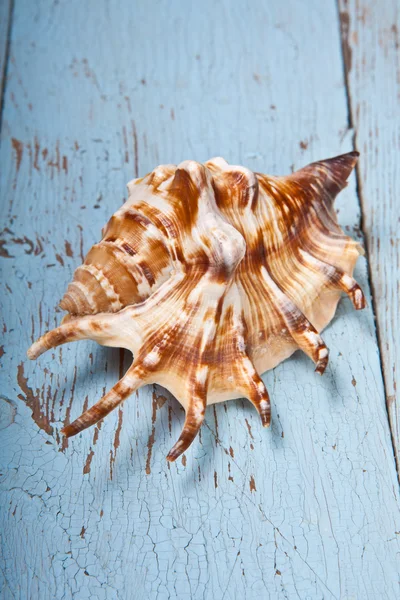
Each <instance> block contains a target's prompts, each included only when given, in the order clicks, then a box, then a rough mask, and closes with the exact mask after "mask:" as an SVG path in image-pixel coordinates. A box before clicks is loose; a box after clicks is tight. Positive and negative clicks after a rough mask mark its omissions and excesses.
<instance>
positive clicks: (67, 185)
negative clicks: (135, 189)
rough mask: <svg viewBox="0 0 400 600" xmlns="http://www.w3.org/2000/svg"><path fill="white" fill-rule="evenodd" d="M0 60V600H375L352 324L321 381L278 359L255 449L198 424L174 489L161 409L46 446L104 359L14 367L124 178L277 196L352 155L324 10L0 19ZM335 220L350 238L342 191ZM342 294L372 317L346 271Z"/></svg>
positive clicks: (330, 332) (385, 565)
mask: <svg viewBox="0 0 400 600" xmlns="http://www.w3.org/2000/svg"><path fill="white" fill-rule="evenodd" d="M305 32H306V33H307V34H306V35H305ZM11 57H12V61H11V63H10V68H9V84H8V86H7V94H6V101H5V107H4V108H5V111H4V119H3V131H2V140H1V156H0V163H1V165H2V178H1V181H0V186H1V188H0V192H1V198H2V205H1V206H2V217H3V221H5V224H6V229H5V231H4V232H3V241H4V242H5V243H4V244H3V245H1V249H2V259H1V260H2V264H1V266H2V272H1V284H2V286H3V297H4V304H5V308H4V310H3V313H2V319H3V321H4V323H3V326H4V330H3V331H4V352H5V353H4V355H3V356H2V358H1V366H2V369H1V374H2V386H1V394H2V398H1V406H2V413H1V414H2V419H1V425H0V427H1V429H0V443H1V447H2V453H1V459H0V460H1V467H2V470H1V473H2V474H3V475H2V480H1V494H2V497H1V505H2V506H3V507H4V508H5V509H4V510H3V511H2V512H1V514H0V518H1V531H2V532H3V533H2V535H3V537H2V545H3V550H2V557H1V563H0V565H1V573H2V587H1V593H2V597H4V598H6V599H8V598H18V599H21V600H22V599H23V600H26V599H30V598H32V599H36V598H41V599H42V600H48V599H49V600H50V599H51V600H54V598H64V599H65V600H68V599H71V598H76V599H78V598H79V600H81V599H83V598H93V599H99V600H100V599H113V600H114V599H117V598H121V599H124V600H126V599H127V600H130V599H136V598H150V599H155V598H156V599H159V600H164V599H167V598H179V600H182V599H183V600H184V599H189V598H195V599H198V598H221V599H222V598H224V599H225V600H227V599H228V598H235V597H237V598H247V599H252V598H258V597H262V598H271V599H272V598H273V599H276V598H312V599H321V600H322V598H324V599H329V598H338V599H339V598H340V599H341V600H342V599H343V600H344V599H348V600H349V599H350V598H366V599H375V598H389V599H391V600H394V599H395V598H397V597H398V591H399V587H398V564H397V562H396V552H398V551H399V539H398V538H399V535H398V532H399V529H400V526H399V509H398V486H397V481H396V471H395V466H394V461H393V453H392V447H391V439H390V431H389V426H388V420H387V413H386V406H385V398H384V390H383V382H382V376H381V371H380V363H379V354H378V350H377V341H376V334H375V327H374V320H373V315H372V310H371V308H369V309H367V310H365V311H363V312H361V313H356V312H354V311H353V309H352V307H351V305H350V302H349V301H347V300H343V302H342V303H341V304H340V306H339V310H338V314H337V317H336V318H335V320H334V322H333V323H332V325H331V326H330V327H329V328H328V329H327V331H326V332H325V334H324V337H325V340H326V341H327V343H328V345H329V346H330V348H331V364H330V367H328V371H327V373H326V374H325V375H324V377H323V378H320V377H319V376H318V375H316V374H314V373H313V368H312V364H311V363H310V361H309V360H308V359H306V358H305V357H304V356H302V355H300V354H296V355H295V356H294V357H293V358H292V359H290V360H288V361H286V362H285V363H283V364H282V365H281V366H279V367H278V368H277V369H275V370H274V371H273V372H269V373H268V374H266V375H265V377H264V380H265V382H266V384H267V387H268V388H269V391H270V393H271V397H272V401H273V415H272V417H273V425H272V429H271V430H269V431H268V430H263V429H262V427H261V425H260V423H259V419H258V415H257V414H256V413H255V411H254V410H253V408H252V407H251V406H250V405H249V403H246V402H244V401H243V402H242V401H233V402H228V403H226V404H225V405H219V406H217V407H215V408H213V407H211V409H210V410H209V412H208V413H207V422H206V425H205V426H204V427H203V428H202V432H201V438H200V439H199V440H198V441H196V442H195V443H194V444H193V447H191V449H190V451H189V452H188V453H187V454H186V456H185V457H184V458H183V459H182V460H181V461H178V463H175V464H172V465H168V464H167V463H166V461H165V456H166V453H167V451H168V449H169V448H170V446H171V445H172V443H173V442H174V441H175V440H176V439H177V436H178V432H179V429H180V427H181V426H182V423H183V411H182V410H181V409H180V408H179V406H178V404H177V403H176V402H175V401H174V400H173V399H172V398H171V397H170V396H169V395H168V394H167V393H166V392H164V391H162V390H161V388H154V389H152V388H145V389H143V390H141V391H140V392H139V393H138V394H136V395H135V396H134V397H132V398H131V399H129V400H128V401H127V402H126V403H125V404H124V406H123V407H122V408H121V409H120V410H119V411H116V413H115V414H111V415H110V416H109V417H108V418H107V419H106V420H105V421H104V423H103V424H102V425H101V426H99V427H96V428H94V429H92V430H89V431H86V432H84V433H83V434H82V435H80V436H79V437H78V438H74V439H71V440H70V441H69V442H68V443H67V442H66V441H65V440H64V441H63V440H62V439H61V436H60V434H59V431H60V429H61V427H62V424H63V422H65V420H70V419H71V418H73V417H75V416H77V415H78V414H80V413H81V412H82V409H83V407H84V406H86V405H88V404H92V403H93V402H95V401H96V400H97V399H98V398H99V397H100V396H101V395H102V393H103V391H104V389H106V388H109V387H111V385H112V384H113V383H114V382H115V381H116V379H117V377H118V375H119V372H120V371H122V369H123V368H124V365H126V364H127V363H126V362H125V361H124V356H123V355H122V354H120V353H119V351H113V350H108V349H102V348H100V347H97V346H96V345H94V344H89V343H84V342H80V343H79V344H76V345H70V346H65V347H64V348H63V349H62V350H57V351H55V352H53V353H50V354H49V356H44V357H43V358H41V359H40V360H39V361H38V362H37V363H29V362H28V361H27V360H26V358H25V351H26V348H27V347H28V346H29V344H30V343H31V341H32V340H33V339H34V338H35V337H36V336H37V335H39V334H40V333H42V332H44V330H46V329H47V328H49V327H52V326H54V324H55V323H56V322H59V320H60V318H61V314H60V313H59V312H58V313H57V312H56V310H55V306H56V303H57V301H58V299H59V298H60V297H61V295H62V293H63V292H64V290H65V288H66V285H67V283H68V281H69V280H70V279H71V277H72V273H73V270H74V268H75V267H76V266H77V265H78V264H79V263H80V261H81V260H82V256H83V254H84V252H86V251H87V250H88V249H89V247H90V246H91V245H92V244H93V243H94V242H95V241H96V240H97V239H98V238H99V235H100V229H101V227H102V226H103V224H104V223H105V222H106V220H107V219H108V217H109V216H110V215H111V213H112V212H113V211H114V210H115V207H116V206H118V205H119V204H120V203H121V202H122V199H123V197H124V195H125V183H126V182H127V181H128V180H129V179H130V178H131V177H132V176H134V175H135V174H138V173H140V174H142V173H145V172H147V171H149V170H150V169H151V168H153V167H154V166H155V165H156V164H158V163H160V162H163V163H167V162H178V161H181V160H183V159H186V158H193V159H197V160H205V159H207V158H209V157H211V156H214V155H217V154H220V155H222V156H224V157H225V158H226V159H227V160H229V161H230V162H234V163H239V164H245V165H248V166H249V167H250V168H252V169H254V170H259V171H265V172H277V173H285V172H289V171H290V169H291V168H292V167H299V166H301V165H303V164H306V163H307V162H310V161H311V160H313V159H318V158H322V157H325V156H330V155H334V154H337V153H340V152H342V151H346V150H349V149H351V142H352V140H351V132H349V131H348V127H347V124H348V114H347V106H346V93H345V85H344V80H343V72H342V63H341V48H340V36H339V24H338V15H337V10H336V5H335V2H334V0H331V1H329V2H325V3H324V7H323V9H322V7H321V3H320V2H318V1H317V0H315V1H314V2H309V3H308V9H307V11H305V10H304V7H303V6H302V3H299V2H297V1H296V0H285V1H284V2H279V3H278V2H276V3H262V2H258V3H255V2H241V1H239V2H235V3H232V2H228V1H224V2H220V3H214V2H211V1H210V2H203V3H189V2H183V1H182V2H174V3H171V2H167V1H166V0H163V1H160V2H157V3H155V2H154V3H152V2H148V3H145V2H140V3H139V2H138V3H136V4H133V3H132V2H129V1H127V0H126V1H121V2H119V3H108V2H106V0H97V1H96V2H84V3H82V2H79V1H78V0H71V1H70V2H50V0H48V1H47V0H35V1H33V0H32V1H31V2H29V3H28V2H24V1H23V0H17V1H16V5H15V12H14V22H13V29H12V40H11ZM328 66H329V68H328ZM337 206H338V210H339V218H340V222H341V224H342V225H343V226H344V227H346V228H347V230H348V231H349V232H350V233H351V234H353V235H356V234H357V231H358V227H359V206H358V203H357V195H356V189H355V181H354V179H353V180H352V181H351V183H350V185H349V187H348V188H347V189H346V190H345V191H344V192H343V194H342V195H341V196H340V198H339V201H338V205H337ZM356 276H357V278H358V280H359V282H360V283H361V284H362V285H363V287H364V290H365V291H366V293H367V295H368V297H369V303H370V306H371V298H370V296H369V289H368V281H367V269H366V262H365V260H364V259H362V260H360V264H359V266H358V268H357V272H356ZM126 358H128V357H126ZM165 398H167V400H166V401H165Z"/></svg>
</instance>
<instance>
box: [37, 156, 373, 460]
mask: <svg viewBox="0 0 400 600" xmlns="http://www.w3.org/2000/svg"><path fill="white" fill-rule="evenodd" d="M357 157H358V153H357V152H350V153H349V154H344V155H342V156H338V157H336V158H331V159H328V160H323V161H320V162H315V163H312V164H310V165H308V166H307V167H305V168H303V169H300V170H299V171H297V172H295V173H292V174H291V175H288V176H286V177H275V176H269V175H262V174H260V173H253V172H252V171H250V170H249V169H246V168H244V167H238V166H231V165H229V164H228V163H227V162H225V160H223V159H222V158H214V159H212V160H209V161H208V162H206V163H204V164H199V163H197V162H194V161H185V162H182V163H181V164H180V165H178V166H175V165H164V166H159V167H157V168H156V169H155V170H154V171H153V172H152V173H150V174H148V175H146V176H145V177H143V178H142V179H136V180H133V181H131V182H130V183H129V184H128V190H129V197H128V200H127V202H126V203H125V204H124V205H123V206H122V207H121V208H120V209H119V210H117V212H116V213H115V214H114V215H113V216H112V217H111V219H110V221H109V222H108V224H107V225H106V227H105V228H104V229H103V238H102V240H101V241H100V242H99V243H98V244H96V245H95V246H93V248H92V249H91V250H90V251H89V253H88V255H87V256H86V259H85V262H84V263H83V265H81V266H80V267H78V269H77V270H76V272H75V275H74V279H73V281H72V283H70V285H69V287H68V290H67V292H66V294H65V296H64V298H63V299H62V301H61V304H60V306H61V307H62V308H63V309H64V310H66V311H67V312H68V315H67V317H66V318H64V321H63V323H62V324H61V326H60V327H58V328H56V329H54V330H52V331H50V332H48V333H46V334H45V335H43V336H42V337H40V338H39V339H38V340H37V341H36V342H35V343H34V344H33V345H32V346H31V348H30V349H29V350H28V356H29V358H32V359H33V358H37V357H38V356H39V355H40V354H42V353H43V352H45V351H46V350H48V349H49V348H54V347H56V346H59V345H60V344H64V343H66V342H72V341H76V340H81V339H91V340H95V341H96V342H98V343H99V344H102V345H105V346H117V347H122V348H126V349H128V350H131V351H132V353H133V356H134V360H133V362H132V365H131V366H130V367H129V369H128V370H127V372H126V374H125V375H124V376H123V377H122V379H121V380H120V381H119V382H118V383H117V384H116V385H115V386H114V387H113V388H112V389H111V390H110V391H109V392H108V393H107V394H106V395H105V396H104V397H103V398H102V399H101V400H99V401H98V402H97V403H96V404H95V405H94V406H93V407H92V408H90V409H89V410H87V411H86V412H85V413H84V414H83V415H82V416H81V417H79V418H78V419H76V420H75V421H74V422H73V423H71V424H68V425H66V427H64V429H63V433H64V434H65V435H66V436H72V435H75V434H77V433H79V432H80V431H82V430H83V429H85V428H86V427H89V426H90V425H93V424H94V423H96V422H97V421H99V420H100V419H102V418H103V417H105V416H106V415H107V414H108V413H109V412H110V411H111V410H113V409H114V408H115V407H116V406H118V405H119V404H120V403H121V402H122V401H123V400H125V399H126V398H127V397H128V396H129V395H130V394H132V392H133V391H135V390H137V389H138V388H139V387H140V386H142V385H144V384H147V383H158V384H161V385H162V386H164V387H165V388H167V389H168V390H169V391H170V392H171V393H172V394H174V395H175V396H176V398H177V399H178V400H179V402H180V403H181V404H182V406H183V407H184V408H185V410H186V418H185V423H184V426H183V430H182V433H181V436H180V437H179V439H178V441H177V442H176V444H175V445H174V446H173V448H172V449H171V451H170V452H169V454H168V456H167V458H168V460H170V461H174V460H175V459H176V458H177V457H178V456H179V455H180V454H182V453H183V452H184V451H185V450H186V449H187V448H188V446H189V445H190V444H191V443H192V441H193V440H194V438H195V437H196V435H197V433H198V431H199V428H200V426H201V424H202V422H203V419H204V415H205V409H206V406H207V405H208V404H213V403H215V402H222V401H224V400H230V399H233V398H238V397H246V398H248V399H249V400H250V401H251V402H252V403H253V404H254V406H255V408H256V409H257V411H258V412H259V414H260V417H261V421H262V424H263V425H264V426H268V425H269V424H270V419H271V410H270V400H269V396H268V392H267V390H266V388H265V385H264V383H263V381H262V379H261V377H260V375H261V374H262V373H263V372H264V371H267V370H268V369H272V368H273V367H275V366H276V365H277V364H278V363H280V362H281V361H282V360H284V359H286V358H288V357H289V356H290V355H291V354H292V353H293V352H294V351H295V350H297V349H298V348H300V349H301V350H303V352H305V353H306V354H307V355H308V356H309V357H310V358H311V359H312V360H313V361H314V363H315V364H316V371H317V372H318V373H321V374H322V373H323V372H324V370H325V368H326V365H327V363H328V349H327V347H326V346H325V344H324V342H323V340H322V338H321V337H320V334H319V332H320V331H321V330H322V329H323V328H324V327H325V326H326V325H327V324H328V323H329V322H330V320H331V319H332V317H333V315H334V313H335V310H336V306H337V303H338V301H339V298H340V295H341V293H342V292H345V293H346V294H347V295H348V296H349V297H350V298H351V300H352V302H353V304H354V306H355V308H356V309H361V308H364V306H365V298H364V295H363V292H362V290H361V288H360V287H359V285H358V284H357V283H356V281H355V280H354V279H353V278H352V273H353V269H354V265H355V263H356V261H357V258H358V256H359V254H360V253H362V249H361V247H360V246H359V244H358V243H357V242H355V241H353V240H352V239H351V238H349V237H348V236H346V235H344V233H343V231H342V230H341V228H340V227H339V225H338V223H337V219H336V215H335V212H334V209H333V201H334V199H335V197H336V195H337V194H338V193H339V192H340V191H341V190H342V189H343V188H344V187H345V186H346V180H347V178H348V176H349V175H350V173H351V171H352V169H353V167H354V166H355V164H356V162H357Z"/></svg>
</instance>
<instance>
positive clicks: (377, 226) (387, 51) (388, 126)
mask: <svg viewBox="0 0 400 600" xmlns="http://www.w3.org/2000/svg"><path fill="white" fill-rule="evenodd" d="M340 9H341V23H342V39H343V42H344V46H345V48H346V52H345V61H346V70H347V73H348V75H347V79H348V89H349V100H350V107H351V118H352V122H353V126H354V128H355V131H356V132H357V135H356V144H357V148H358V150H360V152H361V158H360V162H359V171H358V172H359V180H360V194H361V199H362V211H363V231H364V232H365V236H366V241H367V247H368V256H369V261H370V272H371V282H372V289H373V292H374V305H375V310H376V317H377V326H378V334H379V342H380V350H381V360H382V364H383V370H384V377H385V391H386V402H387V407H388V413H389V418H390V424H391V430H392V436H393V444H394V448H395V452H396V458H397V467H398V470H399V474H400V463H399V460H400V404H399V395H398V391H397V390H396V378H397V375H398V373H399V372H400V352H399V348H400V334H399V331H400V322H399V307H400V291H399V290H400V288H399V286H400V235H399V224H400V203H399V196H400V175H399V169H398V156H399V150H400V119H399V114H400V62H399V56H400V55H399V48H400V38H399V31H400V11H399V3H398V2H397V1H396V0H385V1H384V2H379V3H378V2H372V1H364V2H361V3H360V2H356V0H340Z"/></svg>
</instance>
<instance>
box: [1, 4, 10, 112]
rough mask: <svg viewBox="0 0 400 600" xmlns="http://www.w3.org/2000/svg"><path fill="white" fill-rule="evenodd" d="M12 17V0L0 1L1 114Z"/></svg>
mask: <svg viewBox="0 0 400 600" xmlns="http://www.w3.org/2000/svg"><path fill="white" fill-rule="evenodd" d="M11 18H12V0H2V2H0V115H1V107H2V101H3V87H4V80H5V71H6V63H7V51H8V41H9V31H10V26H11ZM0 123H1V117H0Z"/></svg>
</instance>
